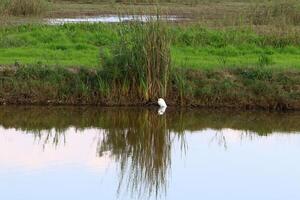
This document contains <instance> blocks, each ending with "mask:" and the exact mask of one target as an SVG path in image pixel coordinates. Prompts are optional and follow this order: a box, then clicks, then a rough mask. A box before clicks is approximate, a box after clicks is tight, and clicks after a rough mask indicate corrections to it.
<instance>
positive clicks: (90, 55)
mask: <svg viewBox="0 0 300 200" xmlns="http://www.w3.org/2000/svg"><path fill="white" fill-rule="evenodd" d="M122 29H130V25H122V26H121V25H117V24H77V25H74V24H73V25H72V24H68V25H63V26H48V25H22V26H17V27H6V28H2V29H1V30H0V63H1V64H14V63H16V62H17V63H22V64H43V65H52V66H53V65H56V66H65V67H70V66H83V67H101V59H100V56H99V55H100V52H107V51H108V49H110V48H111V47H112V46H113V45H115V43H116V42H117V41H118V40H120V35H119V34H118V33H119V32H120V31H121V30H122ZM168 31H169V33H168V37H170V39H171V57H172V60H173V65H174V66H176V67H184V68H191V67H192V68H201V69H202V68H218V67H243V66H255V65H259V64H264V63H260V62H266V63H265V64H267V65H272V66H275V67H276V66H277V67H281V68H299V67H300V57H299V53H300V36H299V35H298V34H296V32H290V33H287V34H282V35H277V34H274V35H272V34H268V35H260V34H256V33H254V32H253V31H252V30H251V29H248V28H247V29H233V28H230V29H223V30H214V29H207V28H203V26H200V25H189V26H183V25H172V26H170V27H169V30H168Z"/></svg>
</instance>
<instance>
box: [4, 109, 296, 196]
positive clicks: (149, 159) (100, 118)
mask: <svg viewBox="0 0 300 200" xmlns="http://www.w3.org/2000/svg"><path fill="white" fill-rule="evenodd" d="M299 120H300V114H298V113H263V112H252V113H251V112H248V113H245V112H226V111H220V112H218V111H215V112H211V111H206V110H195V111H190V110H180V111H177V110H172V109H171V108H170V109H168V112H167V113H165V114H164V115H163V116H158V115H157V111H156V110H155V109H139V108H122V109H120V108H95V107H80V108H73V107H0V124H1V126H3V127H4V128H16V129H19V130H22V131H25V132H26V133H28V134H33V135H34V138H35V139H36V140H38V141H40V142H41V143H42V144H43V148H45V146H46V145H47V144H53V145H54V146H60V145H61V146H63V145H64V144H66V143H67V142H68V136H67V135H66V132H67V130H69V129H70V127H72V128H73V129H74V130H75V131H77V132H78V134H79V133H81V132H83V130H85V129H87V128H93V129H96V130H98V133H99V134H98V137H97V140H98V142H97V144H98V145H97V150H96V153H97V156H99V157H107V156H110V158H112V159H113V160H114V161H115V162H116V163H117V164H118V169H119V183H118V188H117V191H118V193H122V191H123V190H127V191H128V192H129V193H130V194H131V195H132V196H134V197H136V198H138V199H141V198H144V197H151V196H154V197H159V196H161V195H163V194H166V191H167V187H168V177H169V176H168V175H169V174H170V171H171V158H172V155H171V152H172V145H173V144H174V142H176V143H178V142H179V143H180V144H181V151H182V152H185V151H186V148H187V143H186V141H185V134H186V133H187V132H190V131H199V130H210V131H212V132H215V135H214V136H213V137H211V138H210V143H214V142H216V143H217V144H219V145H221V146H222V147H224V149H227V148H228V141H227V138H226V134H223V131H225V132H226V133H228V131H229V132H234V131H233V130H234V129H236V130H243V134H236V135H237V136H238V137H239V138H238V139H240V140H243V139H244V138H245V137H246V138H247V139H250V140H251V139H252V138H253V137H255V135H261V136H265V135H268V134H271V133H273V132H279V131H284V132H287V133H288V132H290V133H292V132H296V131H299V130H300V123H298V122H299Z"/></svg>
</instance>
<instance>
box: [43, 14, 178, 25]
mask: <svg viewBox="0 0 300 200" xmlns="http://www.w3.org/2000/svg"><path fill="white" fill-rule="evenodd" d="M154 18H156V16H151V15H123V16H118V15H100V16H85V17H74V18H51V19H46V23H48V24H51V25H60V24H69V23H99V22H102V23H117V22H130V21H141V22H147V21H149V20H150V19H154ZM160 19H162V20H165V21H179V20H182V19H183V18H180V17H178V16H175V15H174V16H173V15H165V16H160Z"/></svg>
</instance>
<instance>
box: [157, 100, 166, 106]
mask: <svg viewBox="0 0 300 200" xmlns="http://www.w3.org/2000/svg"><path fill="white" fill-rule="evenodd" d="M157 103H158V105H159V106H160V107H163V108H166V107H167V104H166V102H165V100H163V99H162V98H159V99H158V101H157Z"/></svg>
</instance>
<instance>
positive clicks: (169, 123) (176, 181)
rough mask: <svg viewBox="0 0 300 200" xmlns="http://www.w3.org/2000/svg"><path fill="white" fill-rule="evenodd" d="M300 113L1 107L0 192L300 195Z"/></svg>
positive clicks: (39, 195) (40, 195)
mask: <svg viewBox="0 0 300 200" xmlns="http://www.w3.org/2000/svg"><path fill="white" fill-rule="evenodd" d="M299 121H300V113H266V112H229V111H211V110H174V109H172V108H168V109H167V110H166V113H165V114H164V115H158V113H157V110H156V109H140V108H99V107H76V108H74V107H11V106H8V107H0V199H7V200H10V199H12V200H23V199H30V200H38V199H44V200H45V199H46V200H48V199H49V200H52V199H72V200H77V199H78V200H84V199H90V200H94V199H107V200H110V199H126V200H127V199H172V200H173V199H195V200H196V199H206V200H208V199H230V200H232V199H233V200H235V199H236V200H240V199H249V200H250V199H251V200H253V199H272V200H273V199H280V200H281V199H289V200H293V199H295V200H296V199H300V193H299V191H300V168H299V167H300V157H299V155H300V134H299V133H300V123H299Z"/></svg>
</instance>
